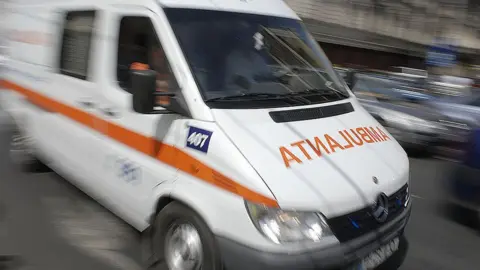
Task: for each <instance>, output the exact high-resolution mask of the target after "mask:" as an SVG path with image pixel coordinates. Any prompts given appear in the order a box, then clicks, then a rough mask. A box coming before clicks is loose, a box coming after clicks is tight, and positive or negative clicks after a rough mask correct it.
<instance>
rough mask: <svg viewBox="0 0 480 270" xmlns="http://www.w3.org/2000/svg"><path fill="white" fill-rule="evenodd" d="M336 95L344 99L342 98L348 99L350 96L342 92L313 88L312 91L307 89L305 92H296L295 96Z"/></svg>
mask: <svg viewBox="0 0 480 270" xmlns="http://www.w3.org/2000/svg"><path fill="white" fill-rule="evenodd" d="M332 93H333V94H336V95H338V96H341V97H344V98H349V97H350V96H349V95H348V94H346V93H343V92H342V91H339V90H336V89H332V88H322V89H321V88H313V89H308V90H306V91H302V92H297V94H332Z"/></svg>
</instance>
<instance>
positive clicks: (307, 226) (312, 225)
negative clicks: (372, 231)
mask: <svg viewBox="0 0 480 270" xmlns="http://www.w3.org/2000/svg"><path fill="white" fill-rule="evenodd" d="M245 205H246V207H247V211H248V214H249V215H250V218H251V219H252V221H253V223H254V224H255V226H256V227H257V229H258V230H259V231H260V232H262V233H263V234H264V235H265V236H266V237H267V238H269V239H270V240H272V241H273V242H275V243H277V244H280V243H292V242H301V241H312V242H318V241H320V240H321V239H322V238H324V237H327V236H332V235H333V234H332V231H331V230H330V227H329V226H328V224H327V222H326V221H325V218H324V217H323V216H322V215H321V214H320V213H314V212H300V211H299V212H297V211H286V210H282V209H279V208H269V207H266V206H263V205H258V204H253V203H250V202H247V201H245Z"/></svg>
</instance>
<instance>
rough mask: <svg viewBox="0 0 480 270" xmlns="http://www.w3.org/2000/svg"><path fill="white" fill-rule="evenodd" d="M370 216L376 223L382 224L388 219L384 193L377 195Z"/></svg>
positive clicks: (386, 200)
mask: <svg viewBox="0 0 480 270" xmlns="http://www.w3.org/2000/svg"><path fill="white" fill-rule="evenodd" d="M372 216H373V218H375V220H376V221H378V222H380V223H383V222H385V221H386V220H387V218H388V197H387V195H385V193H381V194H380V195H378V197H377V200H376V201H375V203H374V204H373V206H372Z"/></svg>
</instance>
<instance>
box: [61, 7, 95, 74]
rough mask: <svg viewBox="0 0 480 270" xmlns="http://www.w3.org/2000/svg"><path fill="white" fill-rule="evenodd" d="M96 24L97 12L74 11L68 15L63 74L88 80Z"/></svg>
mask: <svg viewBox="0 0 480 270" xmlns="http://www.w3.org/2000/svg"><path fill="white" fill-rule="evenodd" d="M94 22H95V11H72V12H68V13H67V14H66V16H65V21H64V22H63V36H62V44H61V52H60V73H61V74H63V75H66V76H71V77H74V78H77V79H81V80H86V79H87V77H88V67H89V59H90V50H91V47H92V41H93V39H92V37H93V31H94Z"/></svg>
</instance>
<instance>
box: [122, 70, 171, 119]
mask: <svg viewBox="0 0 480 270" xmlns="http://www.w3.org/2000/svg"><path fill="white" fill-rule="evenodd" d="M130 76H131V82H132V85H131V88H132V91H131V92H132V95H133V110H134V111H135V112H138V113H142V114H149V113H152V112H153V111H154V107H155V103H156V99H157V97H174V96H175V93H171V92H159V91H157V85H156V81H157V73H156V72H155V71H154V70H132V71H131V73H130Z"/></svg>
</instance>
